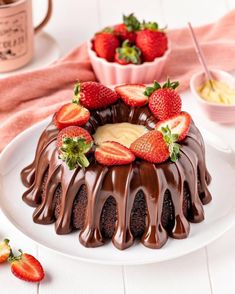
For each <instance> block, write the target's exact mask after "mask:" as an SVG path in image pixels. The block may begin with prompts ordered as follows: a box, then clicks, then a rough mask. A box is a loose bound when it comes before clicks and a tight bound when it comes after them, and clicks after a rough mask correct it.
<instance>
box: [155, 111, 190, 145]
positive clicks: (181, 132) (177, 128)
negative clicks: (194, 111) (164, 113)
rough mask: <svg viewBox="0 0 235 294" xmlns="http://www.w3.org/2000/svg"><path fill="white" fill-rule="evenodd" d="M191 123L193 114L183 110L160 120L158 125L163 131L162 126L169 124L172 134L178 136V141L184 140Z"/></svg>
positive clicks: (158, 128) (157, 127)
mask: <svg viewBox="0 0 235 294" xmlns="http://www.w3.org/2000/svg"><path fill="white" fill-rule="evenodd" d="M190 124H191V116H190V114H188V113H187V112H183V111H182V112H181V113H180V114H176V115H174V116H172V117H171V118H169V119H166V120H163V121H159V122H158V123H157V125H156V129H157V130H158V131H160V132H161V131H162V128H166V127H167V126H168V127H169V128H170V130H171V133H172V134H174V135H175V134H176V135H177V136H178V139H177V141H182V140H183V139H184V138H185V137H186V136H187V134H188V131H189V129H190Z"/></svg>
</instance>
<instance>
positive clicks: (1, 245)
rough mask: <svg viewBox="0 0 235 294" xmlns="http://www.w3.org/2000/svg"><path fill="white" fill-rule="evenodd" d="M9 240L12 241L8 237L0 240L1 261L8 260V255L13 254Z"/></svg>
mask: <svg viewBox="0 0 235 294" xmlns="http://www.w3.org/2000/svg"><path fill="white" fill-rule="evenodd" d="M9 242H10V241H9V240H8V239H5V240H3V241H2V242H0V263H3V262H5V261H7V259H8V257H9V256H10V255H11V247H10V245H9Z"/></svg>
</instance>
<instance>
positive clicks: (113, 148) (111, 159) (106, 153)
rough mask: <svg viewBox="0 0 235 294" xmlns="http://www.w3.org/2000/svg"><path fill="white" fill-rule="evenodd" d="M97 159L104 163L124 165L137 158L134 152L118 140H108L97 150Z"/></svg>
mask: <svg viewBox="0 0 235 294" xmlns="http://www.w3.org/2000/svg"><path fill="white" fill-rule="evenodd" d="M95 158H96V160H97V161H98V162H99V163H100V164H103V165H124V164H129V163H131V162H132V161H134V160H135V156H134V154H133V153H132V152H131V151H130V150H129V149H128V148H127V147H125V146H123V145H121V144H120V143H117V142H112V141H107V142H103V143H102V144H101V145H99V146H98V147H97V148H96V150H95Z"/></svg>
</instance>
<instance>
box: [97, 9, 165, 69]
mask: <svg viewBox="0 0 235 294" xmlns="http://www.w3.org/2000/svg"><path fill="white" fill-rule="evenodd" d="M167 49H168V39H167V35H166V32H165V30H164V29H160V28H159V26H158V24H157V23H156V22H145V21H143V22H142V23H141V22H140V21H139V20H138V19H137V18H136V17H135V16H134V14H133V13H131V14H130V15H128V16H125V15H123V22H122V23H120V24H117V25H114V26H110V27H107V28H105V29H103V30H102V31H100V32H98V33H96V34H95V36H94V38H93V50H94V51H95V52H96V54H97V56H99V57H101V58H104V59H106V60H107V61H109V62H116V63H119V64H121V65H127V64H141V63H143V62H151V61H153V60H154V59H155V58H157V57H161V56H163V55H164V53H165V52H166V50H167Z"/></svg>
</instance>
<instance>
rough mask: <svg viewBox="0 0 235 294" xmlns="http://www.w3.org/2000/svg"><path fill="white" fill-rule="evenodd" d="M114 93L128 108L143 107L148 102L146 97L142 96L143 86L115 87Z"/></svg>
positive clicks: (127, 85) (126, 85)
mask: <svg viewBox="0 0 235 294" xmlns="http://www.w3.org/2000/svg"><path fill="white" fill-rule="evenodd" d="M115 91H116V92H117V93H118V95H119V96H120V97H121V98H122V100H123V101H124V102H125V103H126V104H127V105H129V106H143V105H145V104H146V103H147V102H148V97H147V96H146V95H145V94H144V92H145V85H141V84H124V85H121V86H117V87H115Z"/></svg>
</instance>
